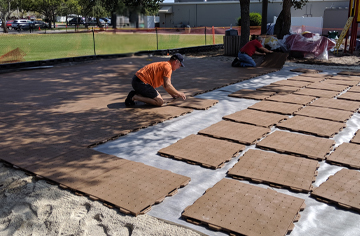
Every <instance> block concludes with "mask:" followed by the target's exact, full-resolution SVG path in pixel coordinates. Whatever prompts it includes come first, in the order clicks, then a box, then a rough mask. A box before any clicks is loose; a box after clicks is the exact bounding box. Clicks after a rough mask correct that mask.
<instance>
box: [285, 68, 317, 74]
mask: <svg viewBox="0 0 360 236" xmlns="http://www.w3.org/2000/svg"><path fill="white" fill-rule="evenodd" d="M290 71H292V72H301V73H305V74H317V73H320V72H322V70H313V69H306V68H295V69H291V70H290Z"/></svg>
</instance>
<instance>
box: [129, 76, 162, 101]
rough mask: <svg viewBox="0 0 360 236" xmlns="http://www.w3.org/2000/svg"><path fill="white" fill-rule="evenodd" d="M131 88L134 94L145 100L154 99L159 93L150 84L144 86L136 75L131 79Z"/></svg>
mask: <svg viewBox="0 0 360 236" xmlns="http://www.w3.org/2000/svg"><path fill="white" fill-rule="evenodd" d="M132 86H133V88H134V90H135V92H136V93H138V94H140V95H141V96H143V97H147V98H152V99H154V98H156V97H157V96H158V95H159V93H158V91H156V89H154V88H153V87H152V86H151V85H150V84H145V83H144V82H142V81H141V79H139V78H138V77H137V76H136V75H134V77H133V78H132Z"/></svg>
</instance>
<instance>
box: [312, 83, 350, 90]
mask: <svg viewBox="0 0 360 236" xmlns="http://www.w3.org/2000/svg"><path fill="white" fill-rule="evenodd" d="M348 87H349V86H348V85H341V84H329V83H323V82H319V83H312V84H310V85H309V86H306V88H312V89H321V90H329V91H337V92H342V91H344V90H345V89H347V88H348Z"/></svg>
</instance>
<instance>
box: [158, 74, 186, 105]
mask: <svg viewBox="0 0 360 236" xmlns="http://www.w3.org/2000/svg"><path fill="white" fill-rule="evenodd" d="M163 87H164V89H165V90H166V92H168V93H169V94H170V95H171V96H172V97H174V98H177V97H181V98H182V99H183V100H185V99H186V96H185V94H184V93H181V92H179V91H177V90H176V89H175V88H174V86H173V85H172V84H171V79H170V78H168V77H164V86H163Z"/></svg>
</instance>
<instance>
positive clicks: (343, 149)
mask: <svg viewBox="0 0 360 236" xmlns="http://www.w3.org/2000/svg"><path fill="white" fill-rule="evenodd" d="M326 161H327V162H330V163H335V164H340V165H344V166H350V167H352V168H356V169H360V145H359V144H355V143H343V144H341V145H340V146H339V147H337V148H336V149H335V151H334V152H333V153H331V155H330V156H329V157H328V158H327V159H326Z"/></svg>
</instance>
